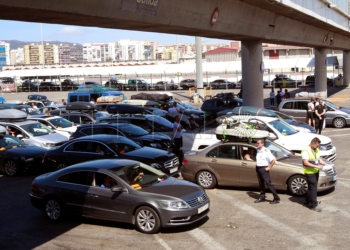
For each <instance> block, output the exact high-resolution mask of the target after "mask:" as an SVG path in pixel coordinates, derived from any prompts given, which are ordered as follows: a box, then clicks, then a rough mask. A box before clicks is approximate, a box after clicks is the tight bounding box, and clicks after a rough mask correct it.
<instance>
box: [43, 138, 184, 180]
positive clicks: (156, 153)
mask: <svg viewBox="0 0 350 250" xmlns="http://www.w3.org/2000/svg"><path fill="white" fill-rule="evenodd" d="M110 158H116V159H129V160H136V161H141V162H143V163H146V164H149V165H150V166H152V167H154V168H157V169H159V170H161V171H162V172H164V173H166V174H169V175H174V174H177V173H178V171H179V159H178V158H177V156H176V155H174V154H173V153H169V152H168V151H164V150H160V149H156V148H151V147H142V146H140V145H139V144H137V143H135V142H133V141H132V140H130V139H128V138H125V137H124V136H119V135H91V136H83V137H80V138H77V139H75V140H72V141H69V142H67V143H65V144H64V145H62V146H60V147H55V148H53V149H49V150H47V152H46V154H45V158H44V165H45V166H47V167H48V168H50V169H62V168H65V167H67V166H70V165H73V164H77V163H80V162H84V161H92V160H100V159H110Z"/></svg>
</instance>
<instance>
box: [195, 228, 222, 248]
mask: <svg viewBox="0 0 350 250" xmlns="http://www.w3.org/2000/svg"><path fill="white" fill-rule="evenodd" d="M188 234H189V235H191V236H192V237H193V238H195V239H196V240H197V241H198V242H200V243H201V244H202V246H203V247H205V248H206V249H208V250H212V249H215V250H221V249H222V250H224V249H226V248H224V247H223V246H221V245H220V243H219V242H217V241H216V240H215V239H214V238H213V237H211V236H210V235H209V234H207V233H206V232H204V231H203V230H202V229H199V228H196V229H194V230H192V231H190V232H188Z"/></svg>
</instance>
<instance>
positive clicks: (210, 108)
mask: <svg viewBox="0 0 350 250" xmlns="http://www.w3.org/2000/svg"><path fill="white" fill-rule="evenodd" d="M242 105H243V100H242V99H241V98H232V99H223V98H213V99H209V100H205V101H204V102H203V104H202V107H201V110H203V111H204V112H205V113H206V115H207V117H209V118H216V117H217V113H218V112H220V111H224V110H228V111H230V110H232V109H233V108H235V107H237V106H242Z"/></svg>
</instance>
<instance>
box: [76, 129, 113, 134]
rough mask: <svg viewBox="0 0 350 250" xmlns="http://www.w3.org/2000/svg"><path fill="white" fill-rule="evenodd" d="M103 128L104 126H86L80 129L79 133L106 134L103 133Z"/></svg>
mask: <svg viewBox="0 0 350 250" xmlns="http://www.w3.org/2000/svg"><path fill="white" fill-rule="evenodd" d="M105 130H106V128H101V127H87V128H83V129H82V130H80V133H82V134H84V135H92V134H96V135H100V134H108V133H105Z"/></svg>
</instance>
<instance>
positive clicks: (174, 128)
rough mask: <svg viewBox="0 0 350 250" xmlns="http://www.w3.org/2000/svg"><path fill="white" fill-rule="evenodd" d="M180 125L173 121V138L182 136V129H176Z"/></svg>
mask: <svg viewBox="0 0 350 250" xmlns="http://www.w3.org/2000/svg"><path fill="white" fill-rule="evenodd" d="M180 126H181V125H180V124H179V123H177V122H174V125H173V131H174V138H181V137H182V129H181V130H180V131H178V130H177V129H178V128H179V127H180Z"/></svg>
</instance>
